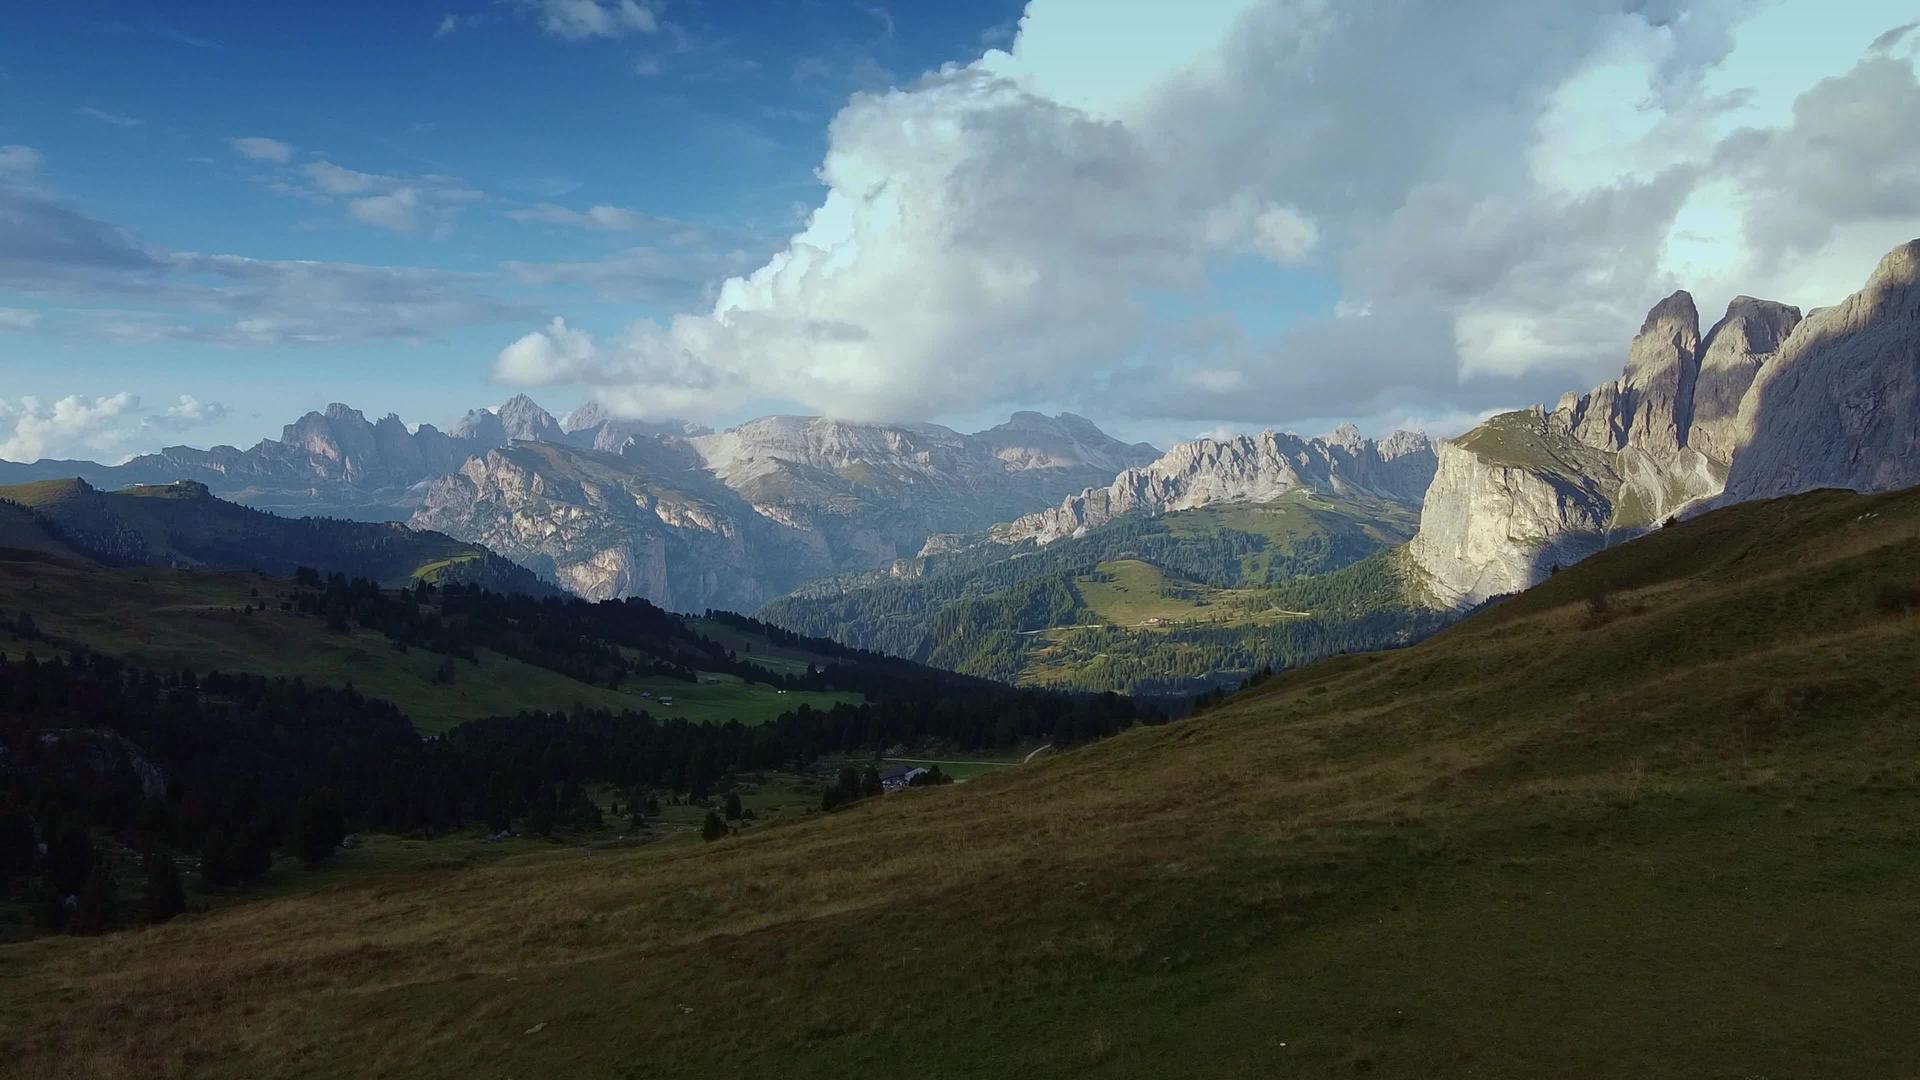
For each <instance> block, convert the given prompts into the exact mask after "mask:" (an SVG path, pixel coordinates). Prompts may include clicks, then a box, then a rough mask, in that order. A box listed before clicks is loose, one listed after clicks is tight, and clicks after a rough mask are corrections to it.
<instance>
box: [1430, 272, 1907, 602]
mask: <svg viewBox="0 0 1920 1080" xmlns="http://www.w3.org/2000/svg"><path fill="white" fill-rule="evenodd" d="M1917 284H1920V240H1917V241H1913V242H1910V243H1907V244H1903V245H1901V246H1900V247H1897V248H1895V249H1894V250H1893V251H1892V252H1891V253H1889V254H1888V255H1887V257H1886V258H1884V259H1882V260H1880V264H1879V266H1878V267H1877V268H1876V269H1875V270H1874V272H1873V275H1872V276H1871V277H1870V278H1869V279H1868V280H1867V283H1866V285H1865V287H1863V288H1862V289H1861V291H1860V292H1857V293H1855V294H1853V295H1852V296H1850V297H1848V298H1847V299H1846V300H1845V301H1844V302H1842V303H1840V304H1836V305H1834V306H1832V307H1829V308H1820V309H1815V310H1813V311H1809V312H1807V313H1806V315H1805V317H1804V318H1803V317H1802V315H1801V312H1800V309H1798V308H1795V307H1792V306H1789V305H1787V304H1782V303H1779V302H1776V301H1771V300H1760V299H1756V298H1754V297H1751V296H1740V297H1736V298H1735V299H1734V301H1733V302H1732V303H1731V304H1729V305H1728V307H1727V313H1726V314H1725V315H1724V316H1723V317H1722V318H1721V319H1720V321H1719V322H1718V323H1715V324H1714V326H1713V328H1712V330H1710V331H1709V332H1708V334H1707V336H1706V338H1705V339H1704V341H1702V340H1701V339H1700V338H1699V335H1698V314H1697V312H1696V311H1695V310H1694V307H1693V301H1692V298H1691V297H1688V296H1686V295H1685V294H1684V293H1675V294H1674V295H1673V296H1670V297H1668V298H1667V299H1665V300H1663V301H1661V302H1660V303H1659V304H1657V305H1655V307H1654V309H1653V311H1652V312H1651V313H1649V314H1648V316H1647V320H1646V322H1645V324H1643V325H1642V327H1641V330H1640V334H1639V335H1638V336H1636V337H1635V338H1634V341H1633V345H1632V348H1631V350H1630V352H1629V357H1628V363H1627V376H1626V378H1623V379H1621V380H1619V381H1617V382H1613V383H1608V384H1606V385H1603V386H1600V387H1597V388H1595V389H1594V390H1593V391H1592V392H1591V393H1588V394H1584V395H1579V396H1574V395H1568V396H1567V397H1565V398H1562V399H1561V402H1560V405H1559V407H1558V408H1556V409H1555V410H1554V411H1553V412H1552V413H1551V414H1547V415H1544V416H1542V415H1536V414H1533V413H1527V412H1515V413H1506V414H1503V415H1501V416H1496V417H1493V418H1491V419H1489V420H1488V421H1486V422H1485V423H1483V424H1481V425H1480V426H1479V427H1476V428H1475V429H1474V430H1473V431H1471V432H1468V433H1467V434H1466V435H1465V436H1462V437H1461V438H1460V439H1457V440H1454V441H1453V442H1451V443H1448V444H1446V445H1444V446H1443V447H1442V448H1441V454H1440V467H1439V470H1438V472H1437V474H1436V475H1435V478H1434V482H1433V488H1432V490H1431V491H1430V492H1429V493H1428V496H1427V501H1426V505H1425V507H1424V508H1423V510H1422V512H1421V519H1420V532H1419V534H1418V535H1416V536H1415V537H1414V540H1413V543H1412V544H1411V545H1410V547H1409V552H1410V555H1411V558H1412V561H1413V565H1415V566H1416V567H1418V568H1419V570H1420V571H1421V572H1422V576H1423V579H1424V580H1425V582H1426V584H1427V586H1428V588H1429V591H1430V592H1431V593H1432V595H1433V596H1434V598H1435V599H1436V600H1437V601H1438V602H1440V603H1443V604H1468V603H1473V602H1476V601H1479V600H1482V599H1485V598H1486V597H1488V596H1492V595H1496V594H1499V593H1503V592H1511V591H1514V590H1517V589H1523V588H1526V587H1527V586H1529V585H1531V584H1533V583H1535V582H1537V581H1539V580H1540V579H1541V578H1542V577H1544V576H1545V575H1546V574H1547V573H1549V572H1550V570H1551V568H1552V567H1553V566H1555V565H1562V566H1563V565H1566V564H1567V563H1569V562H1572V561H1576V560H1578V559H1580V558H1584V557H1586V556H1587V555H1589V554H1591V553H1593V552H1594V551H1598V550H1600V549H1601V548H1603V547H1605V546H1607V545H1608V544H1610V543H1614V542H1616V541H1618V540H1621V539H1625V538H1628V537H1632V536H1635V535H1638V534H1639V533H1641V532H1644V531H1646V530H1647V529H1650V528H1654V527H1657V526H1658V525H1659V523H1660V522H1661V521H1663V520H1665V519H1666V518H1667V517H1668V516H1669V515H1672V514H1676V513H1684V512H1686V511H1687V510H1688V508H1690V507H1697V506H1701V505H1710V504H1712V503H1726V502H1737V501H1742V500H1746V499H1756V498H1769V497H1773V496H1778V495H1788V494H1793V493H1795V492H1799V491H1805V490H1807V489H1809V488H1815V487H1844V488H1853V489H1856V490H1860V491H1878V490H1886V489H1890V488H1898V487H1907V486H1911V485H1913V484H1915V483H1920V288H1916V285H1917ZM1676 436H1677V438H1678V443H1677V445H1676V443H1675V437H1676Z"/></svg>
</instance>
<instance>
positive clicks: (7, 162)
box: [0, 143, 42, 180]
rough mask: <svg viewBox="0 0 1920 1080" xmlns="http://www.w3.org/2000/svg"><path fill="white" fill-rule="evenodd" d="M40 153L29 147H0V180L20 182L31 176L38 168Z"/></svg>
mask: <svg viewBox="0 0 1920 1080" xmlns="http://www.w3.org/2000/svg"><path fill="white" fill-rule="evenodd" d="M41 160H42V159H41V157H40V151H38V150H35V149H34V148H33V147H31V146H21V145H20V144H19V143H13V144H11V145H7V146H0V180H8V179H12V180H21V179H25V178H26V177H29V176H32V175H33V174H34V173H35V172H37V171H39V168H40V162H41Z"/></svg>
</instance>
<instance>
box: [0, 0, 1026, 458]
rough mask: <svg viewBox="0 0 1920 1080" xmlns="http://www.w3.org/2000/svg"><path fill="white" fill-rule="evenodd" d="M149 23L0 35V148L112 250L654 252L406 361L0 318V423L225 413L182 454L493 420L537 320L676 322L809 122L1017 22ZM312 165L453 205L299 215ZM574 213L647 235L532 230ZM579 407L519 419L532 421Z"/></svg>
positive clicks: (102, 313) (966, 10) (312, 201)
mask: <svg viewBox="0 0 1920 1080" xmlns="http://www.w3.org/2000/svg"><path fill="white" fill-rule="evenodd" d="M169 8H170V10H168V11H166V12H165V14H164V15H162V16H156V15H155V14H154V12H155V11H156V5H151V4H145V3H138V4H135V3H127V4H113V3H106V4H72V5H66V4H41V5H22V6H21V7H20V8H19V9H18V10H16V11H13V12H10V14H9V17H8V21H9V28H8V32H7V33H6V34H5V35H0V145H9V144H10V145H17V146H24V147H30V148H32V149H33V150H34V151H35V152H37V153H38V155H39V157H40V163H39V166H38V168H37V169H36V170H35V173H36V175H35V176H34V178H33V179H34V182H35V184H36V185H37V186H39V187H40V188H42V189H43V190H45V191H47V192H49V193H51V194H54V195H56V196H57V198H58V199H59V201H60V202H61V203H62V204H64V205H66V206H70V207H72V208H75V209H76V210H78V211H80V212H83V213H84V214H86V215H87V216H88V217H91V218H94V219H96V220H98V221H100V222H103V223H107V224H110V225H112V226H115V227H118V228H120V229H124V230H127V231H128V232H129V233H130V234H131V235H132V237H133V239H134V240H135V241H136V242H137V243H139V244H142V245H150V246H157V247H161V248H165V249H168V250H173V251H187V252H201V253H209V254H229V253H230V254H239V255H244V256H247V257H250V258H255V259H261V260H316V261H321V262H337V263H350V264H361V265H368V266H386V267H409V268H424V269H431V270H436V271H447V272H453V273H466V274H475V275H487V276H489V277H492V276H496V275H498V274H499V268H500V267H501V265H502V264H505V263H528V264H553V265H556V266H565V265H567V264H586V263H593V262H596V261H604V260H607V259H609V258H610V257H613V256H616V255H618V254H620V253H622V252H628V251H632V250H634V249H642V248H643V249H647V250H652V251H658V252H659V258H658V259H657V263H658V266H657V268H654V269H651V270H649V271H648V272H638V271H637V270H629V271H627V272H624V273H623V272H622V271H621V269H620V268H619V267H617V266H616V267H606V268H603V269H602V273H601V274H600V275H598V277H599V278H600V279H603V280H600V281H599V283H598V284H591V283H588V281H589V279H590V278H592V275H591V273H590V272H589V271H588V270H586V269H585V268H583V269H582V272H581V273H580V274H578V275H576V277H577V278H578V279H580V280H577V281H576V282H574V283H555V284H540V283H538V282H536V281H526V280H508V281H505V282H493V281H489V282H487V283H486V284H485V285H484V286H481V287H478V288H476V290H475V291H478V292H482V293H484V294H485V295H487V296H489V297H491V298H493V299H495V300H497V301H499V303H498V305H496V306H497V308H498V311H497V313H494V314H482V313H474V314H473V316H472V317H462V318H459V319H457V320H454V323H455V324H453V325H447V324H436V325H428V326H426V327H425V328H424V338H425V339H424V340H414V339H412V338H411V337H409V338H407V339H405V340H395V339H391V338H388V339H380V338H376V339H374V340H363V341H353V342H351V343H348V344H342V345H338V346H328V345H309V346H298V345H292V344H289V343H287V342H283V341H278V340H274V341H272V342H270V343H265V344H262V345H259V346H255V347H247V346H244V345H233V344H213V343H209V342H207V341H202V340H177V341H169V340H135V341H133V342H129V343H115V342H110V341H103V340H101V339H100V335H99V333H98V332H97V331H98V323H99V322H101V321H103V320H108V319H119V320H122V321H128V322H134V321H140V320H135V319H133V318H132V316H133V314H134V313H136V312H144V313H149V314H151V313H154V312H159V313H161V314H163V315H165V316H167V318H164V319H161V320H158V321H163V322H170V323H171V322H177V321H186V322H189V323H192V324H194V325H205V326H209V327H212V326H217V325H220V324H221V323H222V322H223V321H224V322H227V323H231V322H233V321H235V320H234V319H232V318H230V317H229V316H230V314H231V313H229V312H225V311H221V312H203V313H196V312H193V311H191V310H185V309H182V308H181V307H179V306H176V305H172V304H167V303H151V302H142V301H143V298H142V297H139V296H138V295H119V296H116V295H103V294H101V293H99V292H89V291H85V290H78V289H76V290H72V291H64V290H63V291H59V292H53V293H47V294H41V295H35V294H34V292H32V291H23V290H17V289H16V290H8V291H0V306H3V307H7V308H11V309H13V310H15V311H24V312H33V313H35V314H36V315H37V316H38V318H37V320H36V329H37V330H39V331H41V332H40V333H36V334H31V335H29V334H11V335H5V336H0V372H3V373H4V375H5V385H4V386H3V387H0V397H9V398H11V397H16V396H19V395H36V396H38V397H40V398H42V399H45V400H51V399H57V398H61V397H64V396H66V395H70V394H81V395H87V396H98V397H107V396H111V395H114V394H118V393H121V392H132V393H135V394H137V395H138V396H139V397H140V398H141V399H142V401H143V402H145V403H147V404H148V405H149V406H153V405H164V404H166V403H168V402H171V401H172V400H173V399H175V398H176V397H177V396H178V395H179V394H182V393H190V394H194V395H196V396H197V397H198V398H200V399H201V400H203V401H213V400H218V401H221V402H223V403H225V404H227V406H228V408H229V409H230V410H231V416H230V417H229V418H228V419H227V420H226V421H225V422H223V423H221V424H218V425H215V427H214V429H213V430H212V431H208V432H196V433H195V435H196V437H198V438H205V437H213V438H220V439H229V440H236V441H242V443H243V445H244V443H245V441H247V440H250V439H252V438H257V437H258V436H260V435H264V434H268V433H270V432H274V431H277V428H278V425H279V424H280V423H281V422H283V421H285V420H288V419H291V418H292V417H293V416H294V415H296V414H297V413H298V412H299V411H300V410H303V409H306V408H311V407H317V406H320V405H324V404H325V403H327V402H329V401H332V400H335V399H344V400H346V401H348V402H350V403H353V404H355V405H358V406H360V407H363V408H365V409H366V410H368V411H370V412H375V411H377V412H385V411H388V410H396V411H399V412H400V413H401V414H402V415H403V416H405V417H407V418H408V419H409V420H416V421H417V420H423V419H424V420H429V421H433V422H439V423H444V422H445V421H446V420H447V419H449V418H451V417H453V416H457V415H458V414H459V413H460V412H461V411H464V410H465V409H466V408H468V407H470V406H473V405H479V404H486V403H491V402H495V401H498V400H500V399H501V398H503V397H505V396H506V395H507V394H508V393H511V390H503V389H502V388H500V387H498V386H496V385H494V384H492V383H491V382H490V381H489V379H488V362H489V361H490V359H491V358H492V356H493V354H494V353H496V352H498V351H499V349H500V347H501V345H502V344H503V343H504V342H505V341H507V340H510V339H511V338H512V337H514V336H517V335H518V333H520V332H522V331H523V330H524V329H525V328H526V327H528V326H529V325H533V324H537V323H538V322H540V321H543V320H544V318H545V317H547V316H550V315H553V314H560V313H565V314H567V315H568V316H569V317H571V318H574V319H576V320H578V321H579V322H580V323H582V324H584V325H587V326H596V325H599V326H605V327H608V328H612V327H617V326H618V325H620V324H621V323H622V322H624V321H625V320H628V319H631V318H634V317H636V315H649V314H661V313H669V312H671V311H672V310H677V309H679V308H681V307H685V306H688V305H694V304H697V303H698V302H699V300H700V299H701V297H702V295H703V292H704V291H705V290H708V289H709V288H710V287H711V286H712V285H713V284H714V283H715V282H716V281H717V280H718V278H719V277H720V276H723V273H722V272H723V271H734V270H748V269H751V268H752V267H753V266H755V265H758V263H759V262H760V261H762V260H763V259H764V258H765V257H766V255H767V254H768V253H770V252H772V251H774V250H776V249H777V248H778V247H779V245H780V243H781V242H782V241H783V240H784V239H785V237H786V236H787V235H788V234H790V233H791V232H793V231H794V229H795V228H796V227H797V226H798V224H799V221H800V219H801V217H802V216H803V215H804V213H805V211H806V210H807V209H809V208H810V207H811V205H812V204H813V203H814V202H817V200H818V198H819V193H820V184H819V182H818V181H817V180H816V179H815V178H814V175H813V170H814V168H815V167H816V166H817V165H818V164H819V161H820V157H821V154H822V152H823V150H824V147H825V142H826V128H827V122H828V121H829V120H830V119H831V118H832V116H833V114H834V113H835V112H836V111H837V110H838V109H839V108H840V106H841V105H843V104H844V103H845V101H846V99H847V97H848V95H849V94H850V93H852V92H854V91H856V90H861V89H871V88H879V87H885V86H886V85H889V84H891V83H892V82H894V81H897V80H899V79H900V78H901V76H900V75H898V74H896V72H908V73H918V72H920V71H923V70H926V69H928V68H932V67H937V66H938V65H939V64H941V63H944V62H946V61H948V60H950V59H953V58H956V57H957V58H961V59H969V58H971V57H972V56H976V55H978V54H979V52H980V50H981V47H982V41H983V35H985V36H986V37H987V38H989V39H991V38H993V37H995V36H996V35H997V36H1000V37H1005V36H1006V35H1008V34H1010V33H1011V20H1013V19H1014V18H1017V16H1018V14H1019V7H1018V5H1017V4H1009V3H999V2H979V3H956V4H950V5H948V4H942V5H929V6H928V10H926V11H924V12H920V13H916V14H915V15H914V16H913V17H912V18H908V19H901V20H897V19H896V18H895V17H894V16H893V15H892V14H891V13H890V12H889V11H888V10H887V9H885V8H883V7H880V6H877V5H862V4H852V3H837V2H823V3H797V4H767V5H764V6H762V5H741V4H733V3H714V4H695V3H676V4H674V5H673V6H672V7H670V8H666V9H663V10H662V11H661V12H660V14H659V16H658V17H657V18H656V19H655V20H654V23H655V26H656V28H655V29H654V30H652V31H650V32H643V31H642V30H639V29H633V30H630V31H628V32H625V33H620V34H618V35H617V36H615V35H602V36H594V37H589V38H583V39H572V38H569V37H566V36H563V35H562V34H559V33H555V32H550V31H548V30H547V29H546V28H545V27H544V25H543V16H542V14H541V12H539V11H537V10H524V9H521V8H518V7H514V6H510V5H500V4H492V3H485V2H480V3H468V4H450V5H447V6H444V7H438V6H434V7H430V6H428V5H424V4H420V5H416V4H384V3H347V4H339V5H320V4H311V5H303V4H257V3H204V4H194V5H170V6H169ZM449 20H451V21H449ZM443 26H448V27H449V28H450V29H449V30H448V31H447V32H441V29H442V27H443ZM242 138H258V139H271V140H273V141H275V142H278V143H281V144H284V145H285V146H286V147H288V148H289V150H288V155H289V156H288V158H287V160H286V161H284V162H279V161H273V160H255V159H250V158H247V157H245V156H243V155H241V154H239V153H236V151H235V147H234V145H233V144H232V142H231V140H234V139H242ZM323 163H324V164H328V165H337V166H339V167H340V168H343V169H350V170H354V171H357V172H361V173H367V174H377V175H379V176H382V177H393V178H398V179H401V180H403V181H407V182H408V183H407V186H411V187H412V188H413V189H414V190H415V191H417V192H420V193H423V194H424V193H425V192H427V191H428V190H430V189H435V188H439V189H445V190H447V191H450V192H463V193H468V194H460V195H458V196H456V197H455V198H453V199H451V200H448V201H445V202H443V203H441V204H439V205H437V206H430V207H429V206H418V204H417V206H418V209H417V210H416V213H415V221H414V222H413V223H412V225H411V226H410V227H408V228H405V229H402V228H396V227H392V226H387V227H383V226H381V225H378V224H370V223H368V222H366V221H363V220H358V219H355V218H353V217H351V216H349V213H348V212H347V210H346V209H344V200H342V199H337V198H335V199H329V198H324V197H321V196H319V195H316V194H315V193H314V190H313V189H314V184H313V181H312V179H311V178H310V177H309V176H307V175H304V174H303V173H302V172H301V170H302V169H304V168H311V167H313V166H316V165H320V164H323ZM420 177H443V178H445V180H444V181H427V182H418V181H417V178H420ZM373 190H374V189H369V193H373ZM417 198H418V196H417ZM593 206H610V207H620V208H623V209H630V210H633V211H635V213H634V217H635V218H636V219H637V218H639V217H640V215H648V216H652V217H656V218H659V219H662V220H661V221H660V222H659V223H657V224H655V225H643V224H637V223H636V224H635V225H634V227H632V228H617V229H609V228H596V227H592V226H587V225H570V224H565V223H555V222H552V221H548V220H543V219H542V218H541V217H540V216H539V214H540V212H541V210H542V208H548V209H552V208H557V207H565V208H569V209H575V210H578V211H586V210H588V209H590V208H591V207H593ZM516 215H518V216H519V217H521V218H523V219H525V220H516V219H515V218H516ZM398 224H401V222H397V221H396V222H395V223H394V225H398ZM648 265H649V266H650V267H651V266H652V263H649V264H648ZM345 317H346V316H343V319H344V318H345ZM90 324H91V325H90ZM587 393H588V392H587V391H586V390H585V389H579V388H568V389H560V390H556V391H553V392H551V393H548V394H543V395H541V396H542V397H543V398H549V397H550V398H552V399H553V402H554V407H555V408H561V407H565V406H569V405H572V404H577V403H578V401H579V400H582V399H584V398H585V397H586V396H587Z"/></svg>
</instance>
